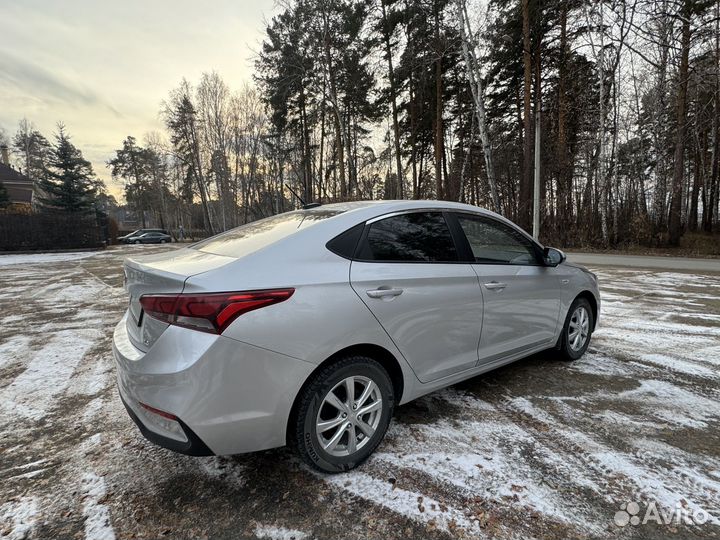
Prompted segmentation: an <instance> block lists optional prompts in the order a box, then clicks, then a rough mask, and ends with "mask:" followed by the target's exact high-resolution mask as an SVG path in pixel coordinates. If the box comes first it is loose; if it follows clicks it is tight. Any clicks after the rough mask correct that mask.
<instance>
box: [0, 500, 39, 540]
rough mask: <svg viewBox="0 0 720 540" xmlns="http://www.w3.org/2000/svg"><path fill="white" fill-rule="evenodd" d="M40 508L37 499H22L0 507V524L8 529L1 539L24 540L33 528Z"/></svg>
mask: <svg viewBox="0 0 720 540" xmlns="http://www.w3.org/2000/svg"><path fill="white" fill-rule="evenodd" d="M39 513H40V508H39V504H38V498H37V497H23V498H21V499H20V500H18V501H11V502H8V503H5V504H3V505H2V506H0V524H2V526H3V527H6V526H7V527H8V529H7V531H9V532H8V533H7V536H5V533H3V539H5V538H7V539H8V540H24V539H25V538H27V537H28V536H30V533H31V532H32V530H33V529H34V528H35V524H36V523H37V519H38V514H39Z"/></svg>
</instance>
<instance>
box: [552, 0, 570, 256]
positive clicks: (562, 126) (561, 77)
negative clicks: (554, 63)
mask: <svg viewBox="0 0 720 540" xmlns="http://www.w3.org/2000/svg"><path fill="white" fill-rule="evenodd" d="M560 9H561V12H560V59H559V62H558V91H557V95H558V98H557V100H558V119H557V145H556V149H557V158H556V159H557V170H558V175H557V216H558V217H557V227H558V233H559V238H560V244H561V245H563V246H564V245H566V244H567V241H568V231H569V230H570V228H571V225H572V222H573V219H572V213H573V208H572V176H571V174H569V173H570V163H569V161H570V160H569V158H568V150H567V97H566V94H565V82H566V81H565V79H566V77H567V50H568V39H567V14H568V4H567V0H565V1H564V2H563V3H562V7H561V8H560Z"/></svg>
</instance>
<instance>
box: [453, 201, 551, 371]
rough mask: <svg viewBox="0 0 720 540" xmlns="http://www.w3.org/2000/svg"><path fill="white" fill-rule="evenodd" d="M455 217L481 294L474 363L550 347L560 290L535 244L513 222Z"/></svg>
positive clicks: (463, 216) (464, 216) (486, 218)
mask: <svg viewBox="0 0 720 540" xmlns="http://www.w3.org/2000/svg"><path fill="white" fill-rule="evenodd" d="M455 217H456V218H457V221H458V223H459V225H460V229H461V230H462V231H463V233H464V234H465V237H466V238H467V241H468V243H469V244H470V246H469V247H470V251H471V253H472V258H473V259H474V260H473V261H472V268H473V270H475V272H476V273H477V276H478V279H479V283H480V287H481V289H482V294H483V299H484V319H483V329H482V335H481V337H480V345H479V349H478V357H479V362H480V363H481V364H482V363H489V362H493V361H495V360H499V359H501V358H503V357H506V356H510V355H513V354H516V353H520V352H523V351H529V350H531V349H536V348H538V347H541V346H551V345H552V344H553V340H554V339H555V335H556V334H555V332H556V329H557V324H558V318H559V312H560V304H561V292H562V291H561V282H560V277H559V275H558V272H557V270H556V268H553V267H548V266H545V265H544V264H542V262H541V259H540V248H539V246H537V245H536V244H535V243H534V242H533V241H532V240H530V239H529V238H528V237H527V236H526V235H525V234H524V233H522V232H521V231H520V230H518V229H516V228H515V227H513V226H511V225H509V224H507V223H504V222H502V221H500V220H498V219H495V218H492V217H490V216H483V215H479V214H471V213H457V214H455Z"/></svg>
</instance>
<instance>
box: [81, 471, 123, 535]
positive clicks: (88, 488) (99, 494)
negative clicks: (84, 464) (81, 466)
mask: <svg viewBox="0 0 720 540" xmlns="http://www.w3.org/2000/svg"><path fill="white" fill-rule="evenodd" d="M81 482H82V491H83V495H84V499H85V500H84V501H83V516H84V517H85V538H86V539H87V540H115V531H114V530H113V528H112V524H111V522H110V509H109V508H108V507H107V506H105V505H104V504H102V501H103V499H104V498H105V496H106V495H107V490H106V489H105V479H104V478H103V477H102V476H98V475H96V474H95V473H93V472H88V473H85V474H84V475H83V477H82V481H81Z"/></svg>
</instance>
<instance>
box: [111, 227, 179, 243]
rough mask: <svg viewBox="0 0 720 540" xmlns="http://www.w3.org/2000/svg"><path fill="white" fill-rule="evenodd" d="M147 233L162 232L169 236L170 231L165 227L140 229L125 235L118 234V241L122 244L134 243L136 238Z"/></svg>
mask: <svg viewBox="0 0 720 540" xmlns="http://www.w3.org/2000/svg"><path fill="white" fill-rule="evenodd" d="M146 233H162V234H164V235H166V236H168V232H167V231H166V230H165V229H138V230H137V231H133V232H131V233H130V234H126V235H125V236H118V242H120V243H121V244H132V243H134V240H135V239H137V238H138V237H139V236H142V235H143V234H146Z"/></svg>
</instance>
